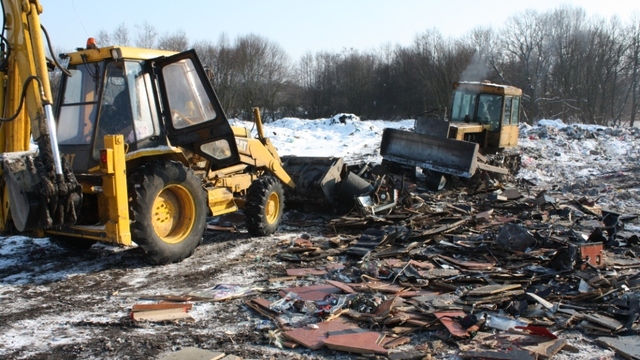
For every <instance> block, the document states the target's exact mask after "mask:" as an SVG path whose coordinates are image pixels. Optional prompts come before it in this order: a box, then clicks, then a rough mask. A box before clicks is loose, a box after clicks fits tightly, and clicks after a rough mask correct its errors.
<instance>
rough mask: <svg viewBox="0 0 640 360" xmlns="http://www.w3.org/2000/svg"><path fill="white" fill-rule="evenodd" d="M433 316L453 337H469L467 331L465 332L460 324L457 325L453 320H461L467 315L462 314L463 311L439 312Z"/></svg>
mask: <svg viewBox="0 0 640 360" xmlns="http://www.w3.org/2000/svg"><path fill="white" fill-rule="evenodd" d="M433 315H435V316H436V317H437V318H438V320H440V322H441V323H442V325H444V326H445V327H446V328H447V330H449V333H451V335H453V336H455V337H468V336H469V333H467V330H465V329H464V328H463V327H462V326H460V324H458V322H457V321H455V318H458V317H459V318H463V317H465V316H466V315H467V314H465V313H464V311H440V312H434V313H433Z"/></svg>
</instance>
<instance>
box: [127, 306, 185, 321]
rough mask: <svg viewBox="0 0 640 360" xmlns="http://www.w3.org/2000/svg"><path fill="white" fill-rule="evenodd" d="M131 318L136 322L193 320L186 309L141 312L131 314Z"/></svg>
mask: <svg viewBox="0 0 640 360" xmlns="http://www.w3.org/2000/svg"><path fill="white" fill-rule="evenodd" d="M131 318H133V320H136V321H168V320H180V319H193V317H192V316H191V314H189V313H187V312H186V309H183V308H179V309H164V310H151V311H139V312H134V313H131Z"/></svg>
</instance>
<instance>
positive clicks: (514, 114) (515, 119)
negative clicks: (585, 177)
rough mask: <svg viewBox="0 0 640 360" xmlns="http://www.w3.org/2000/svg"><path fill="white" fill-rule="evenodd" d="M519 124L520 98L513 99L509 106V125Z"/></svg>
mask: <svg viewBox="0 0 640 360" xmlns="http://www.w3.org/2000/svg"><path fill="white" fill-rule="evenodd" d="M519 122H520V97H519V96H514V97H513V104H512V105H511V125H518V123H519Z"/></svg>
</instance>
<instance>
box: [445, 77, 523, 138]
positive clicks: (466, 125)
mask: <svg viewBox="0 0 640 360" xmlns="http://www.w3.org/2000/svg"><path fill="white" fill-rule="evenodd" d="M453 88H454V91H453V101H452V104H451V115H450V121H451V129H450V132H449V137H450V138H454V139H457V140H465V141H471V142H475V143H478V144H480V148H481V149H482V148H484V149H487V150H488V151H495V150H499V149H504V148H509V147H514V146H516V145H517V144H518V122H519V119H518V116H519V113H520V111H519V109H520V99H521V96H522V90H520V89H518V88H515V87H512V86H505V85H498V84H492V83H489V82H482V83H481V82H456V83H454V85H453Z"/></svg>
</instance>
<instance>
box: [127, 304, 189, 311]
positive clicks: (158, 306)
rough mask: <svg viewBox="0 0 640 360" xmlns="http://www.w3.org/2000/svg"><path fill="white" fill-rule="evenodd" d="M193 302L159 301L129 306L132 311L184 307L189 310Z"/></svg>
mask: <svg viewBox="0 0 640 360" xmlns="http://www.w3.org/2000/svg"><path fill="white" fill-rule="evenodd" d="M192 308H193V304H181V303H159V304H134V305H133V307H132V308H131V311H132V312H138V311H150V310H165V309H186V310H185V312H186V311H188V310H191V309H192Z"/></svg>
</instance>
